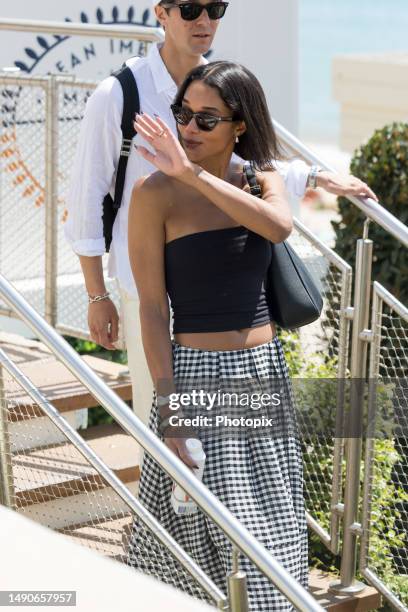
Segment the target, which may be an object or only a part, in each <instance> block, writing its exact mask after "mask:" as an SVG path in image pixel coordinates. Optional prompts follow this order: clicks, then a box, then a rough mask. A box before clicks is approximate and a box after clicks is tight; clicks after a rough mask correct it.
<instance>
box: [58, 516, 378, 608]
mask: <svg viewBox="0 0 408 612" xmlns="http://www.w3.org/2000/svg"><path fill="white" fill-rule="evenodd" d="M132 522H133V517H132V515H131V514H129V515H127V516H123V515H121V516H120V517H113V518H112V519H108V520H102V521H99V522H95V521H93V523H92V524H90V523H85V524H83V525H78V526H77V527H70V528H69V529H61V530H59V531H60V533H63V534H64V535H66V536H67V537H68V538H69V539H70V540H71V541H73V542H75V543H77V544H81V545H82V546H85V547H86V548H90V549H92V550H94V551H95V552H98V553H99V554H102V555H104V556H106V557H109V558H111V559H115V560H117V561H123V559H124V555H125V553H126V546H127V542H128V537H129V536H130V533H131V528H132ZM337 578H338V576H336V575H333V574H328V573H326V572H322V571H321V570H318V569H312V570H311V571H310V572H309V590H310V593H311V594H312V595H313V597H314V598H315V599H316V601H317V602H318V603H319V604H320V605H321V606H322V607H323V608H325V609H326V610H329V611H330V612H368V611H369V610H377V609H378V608H379V607H380V606H381V595H380V594H379V593H378V591H377V590H376V589H375V588H374V587H371V586H367V587H366V589H365V590H364V591H362V592H361V593H358V594H357V595H354V596H350V595H336V594H334V593H331V592H329V584H330V583H331V582H332V581H333V580H335V579H337Z"/></svg>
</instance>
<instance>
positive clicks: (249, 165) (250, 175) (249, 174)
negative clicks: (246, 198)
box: [244, 161, 262, 198]
mask: <svg viewBox="0 0 408 612" xmlns="http://www.w3.org/2000/svg"><path fill="white" fill-rule="evenodd" d="M244 173H245V176H246V180H247V182H248V185H249V188H250V190H251V194H252V195H253V196H255V197H257V198H261V197H262V189H261V186H260V184H259V183H258V180H257V178H256V171H255V166H254V164H253V162H251V161H246V162H245V163H244Z"/></svg>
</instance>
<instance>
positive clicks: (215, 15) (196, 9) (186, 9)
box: [163, 2, 229, 21]
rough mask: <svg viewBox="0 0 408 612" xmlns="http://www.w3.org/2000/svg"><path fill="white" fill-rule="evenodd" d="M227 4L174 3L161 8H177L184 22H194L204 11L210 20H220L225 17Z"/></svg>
mask: <svg viewBox="0 0 408 612" xmlns="http://www.w3.org/2000/svg"><path fill="white" fill-rule="evenodd" d="M228 4H229V3H228V2H210V3H209V4H198V3H197V2H182V3H180V4H177V3H176V2H169V3H166V4H163V6H164V7H165V8H172V7H173V6H177V7H178V8H179V9H180V13H181V18H182V19H184V21H194V19H198V18H199V16H200V15H201V13H202V12H203V10H204V9H205V10H206V11H207V13H208V17H209V18H210V19H212V20H215V19H221V18H222V17H224V15H225V11H226V10H227V6H228Z"/></svg>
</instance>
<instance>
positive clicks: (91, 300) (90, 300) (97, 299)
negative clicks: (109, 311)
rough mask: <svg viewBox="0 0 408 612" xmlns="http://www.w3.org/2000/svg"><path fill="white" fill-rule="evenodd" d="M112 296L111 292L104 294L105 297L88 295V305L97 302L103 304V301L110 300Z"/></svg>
mask: <svg viewBox="0 0 408 612" xmlns="http://www.w3.org/2000/svg"><path fill="white" fill-rule="evenodd" d="M109 296H110V293H109V291H108V292H107V293H104V294H103V295H89V294H88V303H89V304H94V303H95V302H102V301H103V300H108V299H109Z"/></svg>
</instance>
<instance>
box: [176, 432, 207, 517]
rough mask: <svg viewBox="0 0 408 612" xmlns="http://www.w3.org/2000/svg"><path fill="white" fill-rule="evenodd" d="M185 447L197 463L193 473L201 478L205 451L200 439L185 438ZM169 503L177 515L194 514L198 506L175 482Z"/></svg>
mask: <svg viewBox="0 0 408 612" xmlns="http://www.w3.org/2000/svg"><path fill="white" fill-rule="evenodd" d="M186 449H187V452H188V454H189V455H190V457H191V459H192V460H193V461H194V463H195V464H196V465H197V468H194V469H193V471H194V474H195V475H196V476H197V478H199V480H202V478H203V473H204V464H205V453H204V451H203V445H202V444H201V440H197V439H196V438H189V439H188V440H186ZM171 505H172V507H173V510H174V512H175V513H176V514H179V515H186V514H196V512H198V507H197V504H196V503H195V501H194V500H193V499H191V497H189V496H188V495H187V493H186V492H185V491H184V490H183V489H182V488H181V487H180V485H178V484H177V483H176V482H174V483H173V490H172V493H171Z"/></svg>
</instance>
